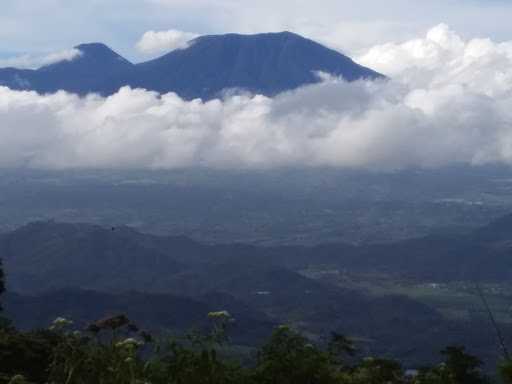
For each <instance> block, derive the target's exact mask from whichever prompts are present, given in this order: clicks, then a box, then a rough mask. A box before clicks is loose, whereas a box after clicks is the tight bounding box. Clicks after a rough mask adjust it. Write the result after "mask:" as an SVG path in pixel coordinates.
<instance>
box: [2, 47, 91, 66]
mask: <svg viewBox="0 0 512 384" xmlns="http://www.w3.org/2000/svg"><path fill="white" fill-rule="evenodd" d="M81 54H82V52H80V50H78V49H75V48H73V49H67V50H64V51H59V52H53V53H49V54H46V55H29V54H24V55H19V56H14V57H9V58H6V59H0V68H7V67H13V68H22V69H37V68H40V67H43V66H45V65H50V64H54V63H58V62H60V61H71V60H74V59H76V58H77V57H79V56H80V55H81Z"/></svg>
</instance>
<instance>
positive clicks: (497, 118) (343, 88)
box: [0, 25, 512, 169]
mask: <svg viewBox="0 0 512 384" xmlns="http://www.w3.org/2000/svg"><path fill="white" fill-rule="evenodd" d="M359 61H361V62H363V63H365V64H367V65H370V66H372V67H374V68H376V69H378V70H381V71H383V72H385V73H387V74H390V75H392V76H393V80H390V81H382V82H375V83H372V82H354V83H345V82H343V81H341V80H339V79H332V78H325V81H324V82H323V83H321V84H317V85H312V86H307V87H304V88H302V89H299V90H297V91H294V92H289V93H285V94H282V95H279V96H277V97H275V98H267V97H263V96H230V97H227V98H226V99H224V100H213V101H210V102H206V103H205V102H202V101H200V100H195V101H184V100H182V99H180V98H179V97H178V96H176V95H175V94H172V93H171V94H167V95H157V94H155V93H151V92H147V91H144V90H134V89H130V88H123V89H121V90H120V91H119V92H118V93H117V94H115V95H113V96H111V97H108V98H102V97H99V96H89V97H87V98H79V97H77V96H74V95H70V94H66V93H64V92H59V93H57V94H54V95H38V94H36V93H32V92H18V91H12V90H9V89H7V88H0V137H2V140H0V165H1V166H4V167H7V166H21V167H39V168H68V167H94V168H112V167H128V168H129V167H136V168H174V167H191V166H206V167H220V168H265V167H277V166H306V167H307V166H335V167H367V168H377V169H382V168H384V169H395V168H402V167H434V166H443V165H447V164H453V163H466V164H485V163H493V162H499V163H505V164H510V165H512V42H504V43H496V42H493V41H492V40H488V39H472V40H465V39H464V38H462V37H460V36H458V35H457V34H456V33H454V32H453V31H451V30H450V29H449V28H448V27H446V26H445V25H439V26H437V27H435V28H433V29H432V30H430V31H429V32H428V34H427V35H426V36H424V37H422V38H418V39H412V40H410V41H406V42H398V43H397V42H393V43H387V44H384V45H380V46H376V47H373V48H371V49H369V50H368V51H367V52H366V53H365V54H363V55H362V56H361V57H360V58H359Z"/></svg>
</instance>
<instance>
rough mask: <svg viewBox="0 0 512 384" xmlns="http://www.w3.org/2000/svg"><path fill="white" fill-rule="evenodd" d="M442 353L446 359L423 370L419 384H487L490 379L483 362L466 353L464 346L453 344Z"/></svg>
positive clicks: (418, 379)
mask: <svg viewBox="0 0 512 384" xmlns="http://www.w3.org/2000/svg"><path fill="white" fill-rule="evenodd" d="M441 354H442V355H443V356H445V361H444V363H442V364H441V365H439V366H438V367H435V368H432V369H430V370H425V371H424V372H422V373H421V374H420V375H419V376H418V378H417V380H416V382H415V383H417V384H486V383H489V379H488V378H487V377H486V376H485V375H484V374H483V373H482V370H481V366H482V362H481V361H480V359H478V358H477V357H475V356H471V355H470V354H468V353H466V351H465V349H464V347H457V346H451V347H448V348H446V349H444V350H443V351H442V352H441Z"/></svg>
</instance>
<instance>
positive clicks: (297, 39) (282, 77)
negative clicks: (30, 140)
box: [0, 32, 383, 100]
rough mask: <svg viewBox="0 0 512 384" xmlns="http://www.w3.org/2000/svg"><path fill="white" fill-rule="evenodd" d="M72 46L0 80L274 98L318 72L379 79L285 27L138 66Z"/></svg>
mask: <svg viewBox="0 0 512 384" xmlns="http://www.w3.org/2000/svg"><path fill="white" fill-rule="evenodd" d="M75 48H76V49H78V50H79V51H80V52H81V54H80V55H79V56H78V57H76V58H74V59H73V60H70V61H62V62H58V63H55V64H52V65H48V66H45V67H42V68H39V69H37V70H19V69H15V68H3V69H0V85H4V86H7V87H9V88H12V89H23V90H35V91H37V92H39V93H50V92H56V91H58V90H65V91H68V92H73V93H77V94H79V95H85V94H88V93H99V94H101V95H111V94H113V93H115V92H117V90H118V89H119V88H120V87H122V86H131V87H134V88H135V87H140V88H145V89H148V90H152V91H157V92H159V93H168V92H175V93H177V94H178V95H180V96H181V97H183V98H185V99H194V98H202V99H205V100H208V99H212V98H215V97H220V96H222V94H223V93H224V91H226V90H233V89H234V90H237V91H249V92H251V93H257V94H263V95H267V96H273V95H276V94H278V93H281V92H284V91H288V90H292V89H295V88H298V87H300V86H304V85H307V84H312V83H316V82H319V81H320V78H319V76H318V74H317V72H324V73H328V74H331V75H333V76H341V77H343V78H344V79H346V80H347V81H354V80H358V79H376V78H380V77H383V76H382V75H380V74H378V73H376V72H374V71H372V70H370V69H368V68H365V67H362V66H360V65H358V64H356V63H354V62H353V61H352V60H351V59H350V58H348V57H346V56H344V55H342V54H340V53H338V52H336V51H333V50H331V49H328V48H326V47H324V46H322V45H320V44H318V43H315V42H314V41H312V40H309V39H305V38H303V37H301V36H299V35H296V34H293V33H290V32H282V33H266V34H258V35H237V34H228V35H218V36H203V37H199V38H197V39H195V40H193V41H192V42H191V44H190V46H189V47H188V48H186V49H181V50H175V51H173V52H170V53H168V54H167V55H164V56H162V57H160V58H157V59H155V60H151V61H148V62H145V63H141V64H137V65H133V64H132V63H130V62H129V61H128V60H126V59H124V58H123V57H121V56H120V55H118V54H117V53H115V52H114V51H112V50H111V49H110V48H108V47H107V46H105V45H103V44H100V43H94V44H82V45H79V46H77V47H75Z"/></svg>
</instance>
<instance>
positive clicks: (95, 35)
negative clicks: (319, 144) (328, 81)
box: [0, 0, 512, 61]
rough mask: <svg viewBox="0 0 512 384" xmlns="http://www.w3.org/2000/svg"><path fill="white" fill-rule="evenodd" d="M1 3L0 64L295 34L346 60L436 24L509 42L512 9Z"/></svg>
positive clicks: (393, 3) (134, 1) (416, 2)
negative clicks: (176, 37)
mask: <svg viewBox="0 0 512 384" xmlns="http://www.w3.org/2000/svg"><path fill="white" fill-rule="evenodd" d="M356 4H357V5H354V1H348V0H317V1H314V2H313V1H309V0H308V1H306V0H293V1H292V0H283V1H277V0H260V1H257V2H255V1H248V0H30V1H29V0H2V12H1V15H0V41H2V45H1V47H0V57H4V56H6V55H16V54H20V53H27V52H30V53H48V52H52V51H58V50H63V49H67V48H70V47H72V46H74V45H76V44H78V43H81V42H91V41H102V42H105V43H107V44H108V45H110V46H111V47H113V48H114V49H116V50H118V51H119V52H120V53H122V54H123V55H125V56H127V57H128V58H130V59H132V60H135V61H136V60H142V59H143V57H142V56H141V55H140V54H139V53H138V52H137V51H136V49H135V44H136V42H137V41H138V39H139V38H140V37H141V36H142V34H143V33H144V32H146V31H148V30H155V31H159V30H167V29H177V30H182V31H187V32H192V33H197V34H207V33H208V34H215V33H224V32H242V33H253V32H262V31H278V30H284V29H287V30H292V31H295V32H298V33H300V34H303V35H307V36H308V37H311V38H314V39H316V40H319V41H321V42H323V43H325V44H327V45H330V46H333V47H335V48H338V49H340V50H344V51H346V52H347V53H353V52H355V51H357V50H359V49H362V48H366V47H368V46H370V45H374V44H379V43H383V42H386V41H390V40H393V41H400V40H405V39H408V38H411V37H413V36H418V35H419V34H421V33H423V32H424V31H425V30H426V29H428V28H429V27H431V26H433V25H436V24H438V23H440V22H444V23H447V24H448V25H450V26H451V28H453V29H454V30H456V31H457V32H458V33H459V34H461V35H462V36H464V37H476V36H480V37H490V38H492V39H494V40H498V41H499V40H510V37H511V36H512V26H511V24H510V22H509V16H510V15H511V14H512V3H511V2H504V1H489V0H487V1H477V0H465V1H461V0H429V1H425V0H408V1H406V0H388V1H385V2H384V1H382V0H359V1H357V3H356Z"/></svg>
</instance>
